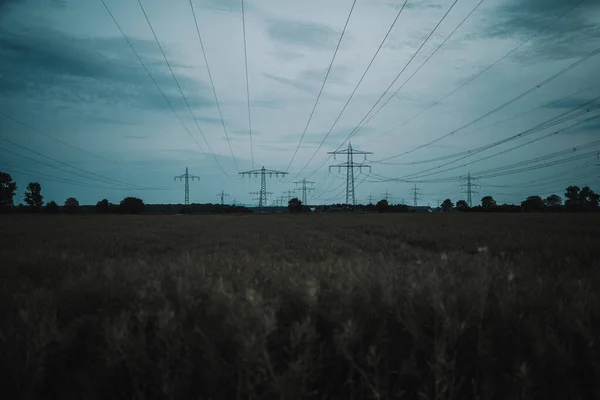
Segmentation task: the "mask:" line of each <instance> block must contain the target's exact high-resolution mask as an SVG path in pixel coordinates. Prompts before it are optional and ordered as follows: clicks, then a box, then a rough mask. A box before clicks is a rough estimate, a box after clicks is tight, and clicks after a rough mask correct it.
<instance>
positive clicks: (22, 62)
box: [0, 29, 214, 111]
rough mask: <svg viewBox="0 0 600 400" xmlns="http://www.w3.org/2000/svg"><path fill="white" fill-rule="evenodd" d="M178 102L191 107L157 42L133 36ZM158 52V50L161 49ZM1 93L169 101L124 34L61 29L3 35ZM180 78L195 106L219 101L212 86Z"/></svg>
mask: <svg viewBox="0 0 600 400" xmlns="http://www.w3.org/2000/svg"><path fill="white" fill-rule="evenodd" d="M130 40H131V42H132V44H133V46H134V47H135V48H136V50H137V51H138V52H139V53H140V56H141V57H142V59H143V60H144V62H145V64H146V66H147V67H148V69H149V70H150V72H151V74H152V75H153V77H154V79H155V80H156V82H157V84H158V85H159V86H160V87H161V89H162V90H163V92H164V93H165V95H166V96H167V98H168V99H169V101H171V103H172V105H173V107H175V108H176V109H181V110H183V109H185V108H187V106H186V104H185V102H184V101H183V99H182V97H181V95H180V93H179V91H178V89H177V87H176V85H175V82H174V80H173V78H172V76H171V73H170V72H169V71H168V69H167V68H166V65H165V63H164V60H163V59H162V56H160V55H159V54H160V53H158V52H159V50H158V48H157V47H156V43H154V42H152V41H149V40H140V39H133V38H131V39H130ZM157 53H158V54H157ZM0 60H1V61H0V65H1V66H2V69H3V70H4V71H6V72H5V74H3V76H0V93H1V94H2V95H4V96H17V95H18V96H25V97H33V98H36V99H38V100H40V101H46V100H50V99H51V100H53V101H56V100H60V101H63V102H68V103H73V104H78V105H79V104H88V105H89V104H92V103H93V104H105V105H114V104H115V102H118V103H121V104H122V103H124V102H126V103H129V104H130V105H133V106H137V107H142V108H143V109H146V110H149V111H157V110H163V109H165V108H166V107H168V106H167V104H166V102H165V100H164V98H163V97H162V95H161V94H160V92H159V91H158V90H157V89H156V87H155V86H154V84H153V83H152V81H151V80H150V78H149V77H148V76H147V74H146V72H145V71H144V69H143V68H142V66H141V65H140V64H139V62H138V60H137V58H136V57H135V55H134V54H133V52H132V51H131V49H130V48H129V47H128V45H127V43H126V42H125V40H124V39H123V38H122V37H113V38H111V37H108V38H107V37H95V38H86V37H76V36H71V35H66V34H64V33H61V32H59V31H57V30H40V29H23V30H21V31H20V32H4V33H2V35H1V36H0ZM172 67H173V69H174V71H175V73H176V76H177V79H178V81H179V84H180V85H181V86H182V88H184V93H185V94H186V98H187V100H188V103H189V104H190V107H192V109H197V108H207V107H213V106H214V100H213V99H212V96H210V95H209V93H210V92H209V90H210V88H209V87H208V86H207V85H206V84H204V83H203V82H201V81H199V80H198V79H195V78H192V77H191V76H189V75H190V74H189V73H188V72H187V71H185V72H186V74H184V73H181V70H182V69H184V70H185V69H189V67H187V66H185V65H181V64H178V63H175V62H173V63H172Z"/></svg>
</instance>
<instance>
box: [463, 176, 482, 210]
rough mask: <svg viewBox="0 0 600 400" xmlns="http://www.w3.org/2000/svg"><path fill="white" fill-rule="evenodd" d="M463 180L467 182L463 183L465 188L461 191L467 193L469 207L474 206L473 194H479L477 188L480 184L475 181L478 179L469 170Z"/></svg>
mask: <svg viewBox="0 0 600 400" xmlns="http://www.w3.org/2000/svg"><path fill="white" fill-rule="evenodd" d="M461 180H462V181H465V183H463V184H462V187H463V189H464V190H462V191H461V193H466V194H467V204H468V205H469V207H473V195H474V194H479V192H478V191H477V188H479V187H480V186H479V185H477V184H476V183H474V182H476V181H477V179H476V178H473V177H472V176H471V173H470V172H469V173H468V174H467V176H466V177H462V178H461Z"/></svg>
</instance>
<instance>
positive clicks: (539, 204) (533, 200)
mask: <svg viewBox="0 0 600 400" xmlns="http://www.w3.org/2000/svg"><path fill="white" fill-rule="evenodd" d="M521 208H522V209H523V211H543V210H544V200H542V198H541V197H540V196H529V197H528V198H527V199H525V200H524V201H522V202H521Z"/></svg>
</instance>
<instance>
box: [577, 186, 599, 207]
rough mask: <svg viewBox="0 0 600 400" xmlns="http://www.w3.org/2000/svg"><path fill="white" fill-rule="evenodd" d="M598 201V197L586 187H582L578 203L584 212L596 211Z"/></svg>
mask: <svg viewBox="0 0 600 400" xmlns="http://www.w3.org/2000/svg"><path fill="white" fill-rule="evenodd" d="M599 199H600V195H598V194H596V193H594V191H593V190H592V189H590V188H589V187H588V186H584V187H582V188H581V191H580V192H579V203H580V204H581V205H582V206H583V208H584V209H585V210H588V211H592V210H596V209H597V208H598V200H599Z"/></svg>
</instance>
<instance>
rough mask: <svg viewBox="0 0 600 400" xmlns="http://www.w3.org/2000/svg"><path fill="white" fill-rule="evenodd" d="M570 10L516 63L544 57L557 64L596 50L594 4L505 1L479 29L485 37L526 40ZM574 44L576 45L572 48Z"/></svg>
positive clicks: (599, 29)
mask: <svg viewBox="0 0 600 400" xmlns="http://www.w3.org/2000/svg"><path fill="white" fill-rule="evenodd" d="M572 7H574V8H573V9H572V11H570V12H569V13H568V14H566V15H565V16H564V17H563V18H561V19H560V20H558V21H557V22H555V23H553V24H552V25H550V26H548V28H547V29H545V30H544V31H543V32H542V33H541V34H540V35H539V36H537V37H536V38H535V39H533V40H532V45H531V46H529V48H528V51H527V52H526V53H521V54H519V59H520V60H521V61H527V60H532V59H536V58H540V57H544V58H549V59H554V60H560V59H566V58H571V57H577V56H581V55H582V53H586V52H588V51H589V49H592V48H595V47H597V46H598V40H597V39H598V38H599V37H600V25H599V24H598V23H597V19H598V18H600V3H599V2H597V1H583V2H581V1H580V0H506V1H503V2H502V3H501V4H500V5H499V6H497V7H496V9H494V10H493V14H491V16H490V17H489V20H488V21H487V24H486V27H485V28H483V29H484V30H485V33H486V35H485V36H487V37H505V36H507V35H508V36H519V37H521V36H522V37H524V38H525V37H528V36H531V35H533V34H536V33H537V32H538V31H539V30H540V29H542V28H543V27H544V26H546V25H548V24H549V23H551V22H552V21H554V20H555V19H556V18H558V17H559V16H562V15H563V14H565V13H566V12H567V11H568V10H569V9H571V8H572ZM594 39H595V40H594ZM574 43H577V45H575V46H574ZM538 61H539V60H538Z"/></svg>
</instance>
